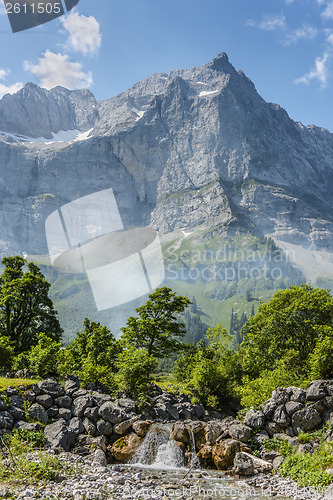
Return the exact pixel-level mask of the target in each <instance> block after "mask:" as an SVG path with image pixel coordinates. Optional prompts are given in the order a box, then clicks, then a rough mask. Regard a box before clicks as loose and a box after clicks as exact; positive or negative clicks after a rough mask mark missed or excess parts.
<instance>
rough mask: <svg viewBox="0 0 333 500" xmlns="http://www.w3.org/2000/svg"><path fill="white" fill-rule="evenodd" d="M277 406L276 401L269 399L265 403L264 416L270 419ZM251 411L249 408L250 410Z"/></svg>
mask: <svg viewBox="0 0 333 500" xmlns="http://www.w3.org/2000/svg"><path fill="white" fill-rule="evenodd" d="M278 406H279V404H278V403H277V402H276V401H271V400H269V401H268V402H267V404H266V405H265V408H264V412H263V413H264V416H265V418H266V419H267V420H270V419H271V418H272V417H273V415H274V412H275V410H276V408H277V407H278ZM250 411H251V410H250Z"/></svg>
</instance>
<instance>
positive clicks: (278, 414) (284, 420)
mask: <svg viewBox="0 0 333 500" xmlns="http://www.w3.org/2000/svg"><path fill="white" fill-rule="evenodd" d="M272 420H273V422H274V423H276V424H277V425H279V426H280V427H288V425H289V424H290V418H289V416H288V414H287V412H286V407H285V405H280V406H278V407H277V408H276V410H275V412H274V415H273V417H272Z"/></svg>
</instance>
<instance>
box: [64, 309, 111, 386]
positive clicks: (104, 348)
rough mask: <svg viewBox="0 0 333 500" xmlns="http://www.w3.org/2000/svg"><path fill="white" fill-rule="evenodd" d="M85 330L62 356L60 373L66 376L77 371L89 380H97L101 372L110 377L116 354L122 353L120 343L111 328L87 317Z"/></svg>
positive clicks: (79, 333)
mask: <svg viewBox="0 0 333 500" xmlns="http://www.w3.org/2000/svg"><path fill="white" fill-rule="evenodd" d="M83 327H84V328H83V331H82V332H78V333H77V335H76V338H75V339H74V340H73V342H71V344H69V345H68V346H67V347H66V349H64V350H63V351H62V352H61V353H60V355H59V358H60V359H59V368H58V370H59V372H60V373H61V374H63V375H65V374H70V373H75V374H78V375H81V376H82V378H83V379H84V380H85V381H86V382H87V383H89V382H94V383H96V382H97V381H98V378H99V374H102V373H103V378H104V380H106V378H110V377H109V373H110V371H112V369H113V367H114V364H115V361H116V357H117V354H118V353H119V352H120V349H121V346H120V342H119V341H117V340H116V338H115V337H114V335H113V334H112V333H111V331H110V330H109V329H108V328H107V327H106V326H102V325H101V324H100V323H95V322H91V321H89V319H87V318H85V320H84V322H83Z"/></svg>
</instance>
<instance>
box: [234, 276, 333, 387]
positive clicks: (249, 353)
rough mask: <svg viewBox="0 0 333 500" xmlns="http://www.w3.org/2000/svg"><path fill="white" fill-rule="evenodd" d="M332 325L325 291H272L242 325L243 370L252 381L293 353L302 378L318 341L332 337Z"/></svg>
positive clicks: (332, 309) (330, 302)
mask: <svg viewBox="0 0 333 500" xmlns="http://www.w3.org/2000/svg"><path fill="white" fill-rule="evenodd" d="M332 326H333V298H332V297H331V295H330V293H329V291H328V290H323V289H318V288H316V289H314V288H312V287H310V286H309V285H305V284H303V285H301V286H292V287H290V288H289V289H287V290H282V291H279V292H276V293H275V295H274V297H273V298H272V299H271V300H270V301H269V302H268V303H267V304H262V305H260V307H259V309H258V312H257V314H256V315H255V316H253V317H252V318H250V319H249V320H248V321H247V323H246V324H245V326H244V341H243V343H242V346H241V355H242V364H243V369H244V371H245V372H246V373H247V374H248V375H249V376H250V378H255V377H257V376H259V375H260V374H261V373H263V372H264V370H274V369H275V368H277V367H278V365H279V363H280V361H281V360H282V359H283V358H285V356H286V355H287V354H288V352H289V353H290V351H293V352H294V364H295V368H297V370H298V371H299V373H302V374H303V375H306V374H307V373H308V371H309V356H310V354H311V353H312V352H313V351H314V349H315V348H316V346H317V344H318V342H320V341H321V340H322V339H323V338H324V337H329V338H333V328H332Z"/></svg>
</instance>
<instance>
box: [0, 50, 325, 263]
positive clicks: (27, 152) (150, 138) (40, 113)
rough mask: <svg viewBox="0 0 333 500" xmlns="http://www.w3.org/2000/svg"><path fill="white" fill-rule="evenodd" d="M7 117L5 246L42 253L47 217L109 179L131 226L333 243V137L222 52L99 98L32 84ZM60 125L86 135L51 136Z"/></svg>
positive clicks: (1, 173)
mask: <svg viewBox="0 0 333 500" xmlns="http://www.w3.org/2000/svg"><path fill="white" fill-rule="evenodd" d="M20 113H23V116H20ZM8 117H10V119H11V121H10V120H9V118H8ZM37 118H38V119H37ZM6 120H7V121H6ZM8 120H9V121H8ZM0 123H1V125H0V129H1V130H3V132H2V133H1V135H0V154H1V158H2V160H0V179H1V180H0V194H1V195H2V198H3V201H2V210H1V213H0V219H1V222H2V229H1V233H0V240H1V242H2V249H3V252H6V251H9V248H11V249H12V250H11V251H13V252H14V251H17V252H18V251H20V252H23V251H24V252H26V253H37V254H41V253H46V251H47V248H46V240H45V235H44V227H43V224H44V221H45V219H46V217H47V216H48V215H49V214H50V213H51V212H52V211H54V210H55V209H56V208H59V207H60V206H62V205H63V204H65V203H68V202H70V201H72V200H73V199H75V198H78V197H81V196H84V195H86V194H90V193H92V192H95V191H98V190H101V189H105V187H111V188H113V190H114V192H115V196H116V199H117V202H118V205H119V210H120V213H121V215H122V218H123V221H124V224H125V226H131V227H133V226H135V225H139V226H140V225H152V226H153V227H154V228H156V229H157V230H158V231H160V232H162V233H169V232H173V231H178V230H181V229H185V230H191V231H195V230H202V229H205V228H208V227H213V226H220V227H221V231H222V232H223V231H227V230H228V228H229V227H230V225H232V226H237V225H238V226H240V227H243V228H244V229H245V230H248V231H256V232H257V234H262V235H263V236H268V237H270V236H271V237H273V238H274V239H275V240H276V241H278V242H281V241H282V242H284V243H286V244H293V245H302V246H304V247H307V248H309V249H311V250H313V251H320V250H322V249H325V251H326V250H327V251H329V252H330V251H331V250H332V248H333V208H332V207H331V197H332V194H333V188H332V187H331V186H332V181H333V165H332V158H333V134H331V133H330V132H329V131H327V130H326V129H323V128H320V127H315V126H311V125H310V126H304V125H302V124H300V123H299V122H295V121H293V120H292V119H291V118H290V117H289V116H288V114H287V112H286V111H285V110H284V109H283V108H281V107H280V106H279V105H277V104H273V103H266V102H265V101H264V100H263V99H262V97H261V96H260V95H259V94H258V93H257V91H256V89H255V86H254V84H253V83H252V81H251V80H250V79H249V78H248V77H247V76H246V75H245V74H244V73H243V72H242V71H241V70H240V71H236V69H235V68H234V67H233V66H232V64H231V63H230V62H229V59H228V56H227V55H226V54H225V53H221V54H219V55H218V56H217V57H216V58H214V59H213V60H212V61H210V62H208V63H207V64H204V65H202V66H200V67H198V68H190V69H186V70H173V71H171V72H170V73H169V74H164V73H155V74H153V75H151V76H150V77H148V78H146V79H145V80H143V81H141V82H138V83H137V84H135V85H134V86H132V87H131V88H130V89H128V90H127V91H124V92H123V93H121V94H119V95H118V96H115V97H112V98H110V99H108V100H103V101H96V99H95V98H94V96H93V94H91V92H90V91H87V90H78V91H75V90H74V91H70V90H67V89H64V88H62V87H56V88H54V89H52V90H49V91H48V90H45V89H41V88H40V87H38V86H36V85H34V84H30V83H29V84H27V85H26V86H25V87H24V88H23V89H22V90H20V91H19V92H18V93H17V94H14V95H13V96H10V95H7V96H4V97H3V98H2V99H1V100H0ZM14 125H15V126H14ZM15 127H16V128H15ZM6 128H7V130H4V129H6ZM64 130H67V131H68V130H72V131H73V130H77V131H78V134H79V132H84V133H85V135H84V136H83V138H82V135H81V136H80V138H79V139H75V138H74V139H71V140H56V139H55V135H56V134H57V133H59V132H60V131H64ZM5 132H6V133H7V135H6V133H5ZM15 134H17V135H15ZM20 135H24V136H25V138H24V139H22V138H21V137H20ZM79 135H80V134H79ZM29 137H32V138H34V139H36V141H30V140H29ZM38 138H45V141H44V140H41V141H40V142H38Z"/></svg>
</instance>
